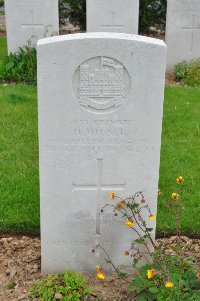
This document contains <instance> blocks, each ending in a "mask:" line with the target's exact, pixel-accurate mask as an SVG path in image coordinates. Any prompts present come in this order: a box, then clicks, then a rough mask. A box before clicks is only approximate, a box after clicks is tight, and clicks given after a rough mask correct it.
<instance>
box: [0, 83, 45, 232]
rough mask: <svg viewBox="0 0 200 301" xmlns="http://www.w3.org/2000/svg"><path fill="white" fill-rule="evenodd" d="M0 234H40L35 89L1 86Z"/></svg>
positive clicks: (20, 86)
mask: <svg viewBox="0 0 200 301" xmlns="http://www.w3.org/2000/svg"><path fill="white" fill-rule="evenodd" d="M0 112H1V117H0V128H1V131H0V141H1V143H0V232H21V233H34V232H37V233H38V232H39V231H38V229H39V180H38V138H37V105H36V87H33V86H27V85H9V86H3V85H0Z"/></svg>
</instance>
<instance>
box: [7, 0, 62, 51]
mask: <svg viewBox="0 0 200 301" xmlns="http://www.w3.org/2000/svg"><path fill="white" fill-rule="evenodd" d="M5 12H6V32H7V44H8V52H9V53H14V52H16V51H18V50H19V47H23V46H26V45H28V44H30V45H31V47H36V45H37V41H38V40H39V39H42V38H44V37H50V36H52V35H57V34H58V33H59V18H58V0H5Z"/></svg>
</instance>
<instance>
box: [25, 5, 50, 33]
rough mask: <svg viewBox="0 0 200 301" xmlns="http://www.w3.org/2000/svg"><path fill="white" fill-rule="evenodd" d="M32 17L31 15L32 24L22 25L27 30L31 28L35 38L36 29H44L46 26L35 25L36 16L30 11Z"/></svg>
mask: <svg viewBox="0 0 200 301" xmlns="http://www.w3.org/2000/svg"><path fill="white" fill-rule="evenodd" d="M30 15H31V22H30V23H27V24H22V27H27V28H31V30H32V36H34V28H40V27H42V28H44V27H45V26H44V25H43V24H35V23H34V14H33V11H32V10H31V11H30Z"/></svg>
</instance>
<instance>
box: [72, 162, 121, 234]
mask: <svg viewBox="0 0 200 301" xmlns="http://www.w3.org/2000/svg"><path fill="white" fill-rule="evenodd" d="M96 161H97V177H96V184H73V186H74V189H73V191H96V192H97V213H96V234H97V235H101V208H102V191H122V190H124V189H125V185H126V184H102V173H103V159H96Z"/></svg>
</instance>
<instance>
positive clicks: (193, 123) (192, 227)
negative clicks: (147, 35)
mask: <svg viewBox="0 0 200 301" xmlns="http://www.w3.org/2000/svg"><path fill="white" fill-rule="evenodd" d="M199 116H200V88H186V87H184V88H183V87H179V88H177V87H176V88H175V87H174V88H172V87H167V88H166V93H165V107H164V120H163V135H162V149H161V168H160V185H159V186H160V190H161V191H163V192H164V193H165V194H167V195H168V197H169V198H170V197H171V195H170V192H176V189H177V184H176V183H175V179H176V177H178V176H183V177H184V178H185V185H184V186H185V191H186V192H185V194H184V197H185V200H184V203H185V210H183V212H182V216H183V217H182V221H181V228H182V231H183V233H184V234H187V235H191V236H193V235H199V236H200V218H199V217H200V182H199V175H200V164H199V162H200V117H199ZM173 183H174V185H173ZM158 209H159V210H158V227H157V230H158V235H170V234H172V233H174V229H175V223H174V222H173V219H172V216H171V215H172V213H171V211H170V210H169V209H166V208H165V207H164V202H162V196H161V197H160V198H159V202H158Z"/></svg>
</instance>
